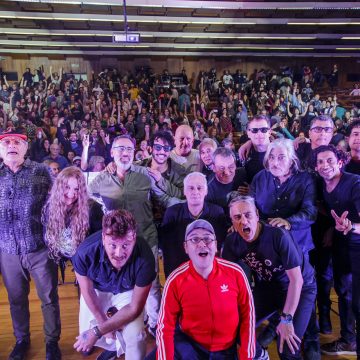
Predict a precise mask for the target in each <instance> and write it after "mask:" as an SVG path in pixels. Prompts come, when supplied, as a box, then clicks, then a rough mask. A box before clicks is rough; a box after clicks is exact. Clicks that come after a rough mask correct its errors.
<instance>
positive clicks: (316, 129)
mask: <svg viewBox="0 0 360 360" xmlns="http://www.w3.org/2000/svg"><path fill="white" fill-rule="evenodd" d="M310 130H312V131H314V132H316V133H318V134H320V133H321V132H322V131H323V130H324V131H325V132H326V133H327V134H331V133H332V132H333V128H332V127H321V126H314V127H313V128H311V129H310Z"/></svg>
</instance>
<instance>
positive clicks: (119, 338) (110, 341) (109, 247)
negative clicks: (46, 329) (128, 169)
mask: <svg viewBox="0 0 360 360" xmlns="http://www.w3.org/2000/svg"><path fill="white" fill-rule="evenodd" d="M73 265H74V269H75V273H76V278H77V280H78V282H79V286H80V289H81V298H80V316H79V321H80V335H79V336H78V337H77V341H76V343H75V344H74V348H75V349H76V350H77V351H79V352H83V353H85V354H86V353H89V352H90V351H91V349H92V347H93V346H94V345H96V346H99V347H101V348H104V349H105V351H104V352H103V353H102V354H101V355H100V356H99V357H98V359H101V360H110V359H115V358H116V357H117V356H120V355H121V354H123V353H125V357H126V359H131V360H142V359H144V357H145V351H146V335H145V331H144V316H143V310H144V306H145V303H146V299H147V297H148V294H149V291H150V287H151V283H152V281H153V280H154V279H155V276H156V274H155V261H154V256H153V254H152V252H151V249H150V248H149V246H148V245H147V244H146V243H145V241H144V240H142V239H139V238H137V237H136V223H135V219H134V217H133V216H132V215H131V214H130V213H129V212H128V211H125V210H113V211H110V212H108V213H107V214H106V215H105V216H104V217H103V222H102V231H98V232H97V233H95V234H93V235H91V236H90V237H88V238H87V239H85V241H84V242H83V243H82V244H81V245H80V246H79V248H78V250H77V252H76V254H75V256H74V257H73Z"/></svg>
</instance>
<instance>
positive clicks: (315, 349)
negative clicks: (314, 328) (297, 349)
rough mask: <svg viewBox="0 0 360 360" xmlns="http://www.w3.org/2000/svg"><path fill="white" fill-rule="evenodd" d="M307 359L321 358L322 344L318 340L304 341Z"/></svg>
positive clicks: (315, 359)
mask: <svg viewBox="0 0 360 360" xmlns="http://www.w3.org/2000/svg"><path fill="white" fill-rule="evenodd" d="M304 359H305V360H321V353H320V345H319V343H318V342H317V341H308V342H305V343H304Z"/></svg>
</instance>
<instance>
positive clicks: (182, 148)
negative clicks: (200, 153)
mask: <svg viewBox="0 0 360 360" xmlns="http://www.w3.org/2000/svg"><path fill="white" fill-rule="evenodd" d="M193 144H194V133H193V131H192V129H191V127H190V126H189V125H180V126H179V127H178V128H177V129H176V132H175V153H176V154H177V155H180V156H188V155H189V154H190V152H191V149H192V147H193Z"/></svg>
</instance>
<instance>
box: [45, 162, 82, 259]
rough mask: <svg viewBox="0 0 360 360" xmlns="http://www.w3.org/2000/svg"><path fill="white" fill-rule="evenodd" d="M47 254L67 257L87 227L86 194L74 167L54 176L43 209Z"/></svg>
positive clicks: (79, 241)
mask: <svg viewBox="0 0 360 360" xmlns="http://www.w3.org/2000/svg"><path fill="white" fill-rule="evenodd" d="M42 222H43V224H44V225H45V227H46V231H45V242H46V243H47V246H48V248H49V254H50V257H51V258H53V259H54V260H55V261H57V262H59V261H60V260H61V258H71V257H72V256H73V255H74V254H75V252H76V249H77V248H78V246H79V245H80V243H81V242H82V241H83V240H84V239H85V237H86V236H87V233H88V230H89V196H88V193H87V188H86V183H85V177H84V175H83V173H82V172H81V170H80V169H78V168H77V167H75V166H71V167H67V168H65V169H64V170H62V171H61V172H60V173H59V175H58V176H57V178H56V180H55V182H54V184H53V187H52V189H51V192H50V196H49V199H48V201H47V203H46V205H45V207H44V210H43V218H42Z"/></svg>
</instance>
